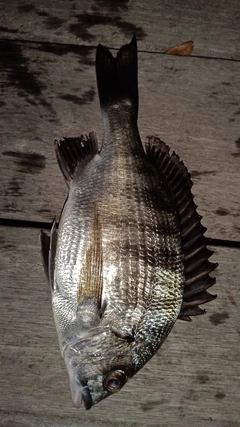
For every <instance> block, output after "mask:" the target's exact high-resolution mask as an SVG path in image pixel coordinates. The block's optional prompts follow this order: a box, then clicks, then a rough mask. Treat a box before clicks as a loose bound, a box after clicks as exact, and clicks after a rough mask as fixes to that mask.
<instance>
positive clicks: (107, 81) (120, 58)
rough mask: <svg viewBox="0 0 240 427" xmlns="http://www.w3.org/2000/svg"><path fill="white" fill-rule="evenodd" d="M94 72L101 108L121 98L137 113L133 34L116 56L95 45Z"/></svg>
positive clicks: (106, 49)
mask: <svg viewBox="0 0 240 427" xmlns="http://www.w3.org/2000/svg"><path fill="white" fill-rule="evenodd" d="M96 74H97V84H98V94H99V99H100V105H101V108H103V109H104V108H107V107H109V106H111V105H114V104H117V103H119V102H121V101H123V100H125V101H129V102H130V103H131V104H132V107H133V108H132V112H133V114H134V116H135V118H136V119H137V115H138V78H137V41H136V37H135V35H134V36H133V38H132V41H131V42H130V43H129V44H126V45H124V46H122V47H121V48H120V49H119V51H118V53H117V56H116V58H114V57H113V56H112V54H111V52H110V51H109V49H108V48H106V47H105V46H102V45H101V44H99V45H98V47H97V54H96Z"/></svg>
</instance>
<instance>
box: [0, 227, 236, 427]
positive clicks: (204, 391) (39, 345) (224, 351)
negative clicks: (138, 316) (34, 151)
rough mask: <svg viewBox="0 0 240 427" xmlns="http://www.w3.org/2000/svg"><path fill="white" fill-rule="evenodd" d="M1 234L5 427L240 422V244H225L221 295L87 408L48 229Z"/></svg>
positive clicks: (0, 416)
mask: <svg viewBox="0 0 240 427" xmlns="http://www.w3.org/2000/svg"><path fill="white" fill-rule="evenodd" d="M0 232H1V235H0V236H1V249H0V263H1V272H0V282H1V283H0V289H1V298H0V313H1V314H0V316H1V319H0V322H1V329H0V332H1V344H0V378H1V382H0V387H1V393H0V411H1V412H0V425H1V426H4V427H6V426H10V425H14V426H21V427H30V426H33V425H34V426H45V427H46V426H49V427H50V426H52V425H54V426H56V427H60V426H61V427H62V426H77V425H79V422H80V423H81V426H83V427H88V426H93V427H95V426H107V427H110V426H112V425H116V426H117V427H120V426H129V427H130V426H131V427H132V426H160V425H161V426H179V427H181V426H185V425H186V424H190V423H191V424H192V425H194V426H196V427H200V426H202V425H204V426H205V427H208V426H209V427H210V426H211V427H212V426H214V427H230V426H231V427H232V426H235V427H237V426H240V421H239V409H238V408H239V399H238V391H239V387H240V374H239V372H240V349H239V335H240V329H239V324H240V314H239V309H238V307H239V301H240V300H239V297H240V294H239V274H240V271H239V250H237V249H235V250H234V249H227V250H226V249H221V248H219V249H217V250H216V251H215V255H214V259H215V260H217V261H218V262H219V267H218V269H217V271H216V277H217V284H216V285H215V286H214V289H213V290H214V292H216V293H217V294H218V298H217V300H215V301H214V302H212V303H210V304H208V305H207V306H206V309H207V314H206V315H204V316H201V317H199V318H196V319H194V320H193V321H192V322H191V323H190V324H189V323H186V322H181V321H178V322H177V323H176V325H175V327H174V329H173V331H172V333H171V334H170V336H169V337H168V339H167V341H166V343H165V344H164V345H163V346H162V348H161V349H160V350H159V352H158V353H157V354H156V355H155V356H154V357H153V359H152V360H151V361H150V362H149V363H148V364H147V365H146V366H145V367H144V368H143V369H142V370H141V371H140V372H139V373H138V374H137V375H136V376H135V377H134V378H133V379H132V380H131V381H130V382H129V383H128V384H126V386H125V387H124V389H123V390H122V391H121V392H120V393H119V394H116V395H115V396H112V397H110V398H108V399H106V400H105V401H102V402H101V403H100V404H99V405H97V406H96V407H94V408H93V409H92V410H91V411H89V412H87V411H85V410H84V409H80V410H76V409H74V408H73V405H72V402H71V396H70V391H69V386H68V380H67V376H66V372H65V368H64V364H63V360H62V359H61V356H60V352H59V349H58V343H57V336H56V332H55V328H54V324H53V320H52V313H51V306H50V295H49V289H48V285H47V283H46V279H45V277H44V273H43V268H42V266H41V258H40V251H39V241H38V239H39V230H28V229H17V228H16V229H14V228H7V227H1V228H0Z"/></svg>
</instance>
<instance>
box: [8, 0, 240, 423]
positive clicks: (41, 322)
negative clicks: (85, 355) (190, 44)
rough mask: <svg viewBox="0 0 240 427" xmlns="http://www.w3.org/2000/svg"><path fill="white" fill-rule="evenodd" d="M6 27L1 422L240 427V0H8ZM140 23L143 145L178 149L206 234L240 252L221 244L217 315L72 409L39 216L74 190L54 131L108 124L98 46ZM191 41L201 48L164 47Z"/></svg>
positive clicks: (179, 328)
mask: <svg viewBox="0 0 240 427" xmlns="http://www.w3.org/2000/svg"><path fill="white" fill-rule="evenodd" d="M0 31H1V33H0V52H1V54H0V62H1V73H0V90H1V98H0V111H1V114H0V134H1V136H0V138H1V142H0V144H1V151H0V153H1V154H0V173H1V191H0V225H1V226H0V242H1V246H0V265H1V268H0V426H1V427H10V426H11V427H30V426H31V427H35V426H36V427H52V426H54V427H70V426H71V427H77V426H79V425H80V426H81V427H102V426H104V427H112V426H115V427H124V426H126V427H138V426H141V427H143V426H144V427H148V426H149V427H150V426H151V427H158V426H159V427H173V426H178V427H183V426H186V425H192V426H194V427H202V426H204V427H240V410H239V399H240V345H239V340H240V312H239V305H240V283H239V277H240V266H239V255H240V7H239V1H238V0H233V1H232V2H224V1H218V2H217V1H216V2H209V1H208V0H202V1H201V2H199V1H196V0H193V1H190V0H183V1H181V2H177V1H172V2H168V1H166V0H163V1H161V2H156V1H154V0H150V1H148V2H144V1H140V0H139V1H137V0H135V1H128V0H122V1H115V2H114V1H110V0H109V1H107V0H105V1H104V0H96V1H91V0H89V1H86V0H83V1H79V2H77V1H66V0H64V1H63V0H58V1H52V2H50V1H45V0H42V1H41V2H40V1H37V0H28V1H19V2H17V1H15V2H4V1H0ZM133 32H135V33H136V35H137V38H138V49H139V95H140V112H139V128H140V133H141V136H142V139H143V140H144V138H146V136H147V135H150V134H156V135H159V136H160V137H161V138H162V139H163V140H164V141H165V142H167V143H168V144H169V145H170V146H171V148H173V149H174V150H176V152H177V153H178V154H179V155H180V157H181V158H182V160H184V162H185V164H186V165H187V166H188V168H189V171H190V172H191V174H192V178H193V181H194V190H193V192H194V194H195V195H196V198H195V200H196V203H197V204H198V206H199V213H201V214H202V215H203V217H204V218H203V224H204V225H206V226H207V227H208V231H207V235H208V236H209V237H211V238H213V239H224V240H226V241H227V242H226V244H228V245H229V246H231V245H233V243H232V242H235V246H236V247H235V248H234V247H224V246H218V247H215V248H213V249H214V250H215V255H214V260H216V261H218V262H219V267H218V269H217V271H216V277H217V284H216V285H215V287H214V292H215V293H217V294H218V298H217V300H216V301H213V302H212V303H211V304H208V306H207V307H206V308H207V314H206V315H205V316H202V317H200V318H197V319H194V321H193V322H191V323H190V324H188V323H185V322H181V321H178V322H177V323H176V325H175V327H174V329H173V331H172V333H171V334H170V336H169V337H168V339H167V341H166V343H165V344H164V345H163V347H162V348H161V349H160V351H159V352H158V353H157V354H156V355H155V357H154V358H153V359H152V360H151V361H150V362H149V363H148V364H147V365H146V366H145V367H144V368H143V369H142V370H141V371H140V372H139V373H138V374H137V375H136V376H135V377H134V378H133V379H132V380H131V381H130V382H129V383H128V384H127V385H126V386H125V387H124V388H123V390H122V391H121V392H120V393H118V394H116V395H115V396H112V397H111V398H108V399H106V400H105V401H102V402H101V403H100V404H98V405H97V406H96V407H94V408H93V409H92V410H91V411H88V412H87V411H85V410H84V409H80V410H76V409H74V408H73V405H72V401H71V396H70V391H69V386H68V379H67V376H66V372H65V368H64V364H63V360H62V359H61V356H60V353H59V349H58V343H57V336H56V332H55V327H54V324H53V319H52V313H51V305H50V295H49V289H48V285H47V284H46V279H45V277H44V272H43V268H42V264H41V257H40V245H39V229H38V228H34V227H33V228H32V227H29V226H30V225H34V224H33V222H42V223H46V224H50V222H51V221H52V218H53V217H54V216H56V217H58V215H59V213H60V211H61V208H62V204H63V202H64V200H65V197H66V193H67V189H66V186H65V183H64V181H63V178H62V176H61V173H60V171H59V169H58V166H57V162H56V160H55V154H54V149H53V141H54V139H55V138H60V137H62V136H77V135H80V134H82V133H88V132H90V131H92V130H96V131H97V134H98V136H99V141H100V142H101V140H102V135H103V126H102V121H101V114H100V110H99V103H98V98H97V90H96V78H95V68H94V58H95V51H96V46H97V44H98V43H100V42H101V43H104V44H106V45H107V46H109V47H112V48H114V49H117V48H119V47H120V46H121V45H122V44H124V43H126V42H129V41H130V39H131V37H132V34H133ZM190 39H192V40H193V41H194V44H195V48H194V51H193V54H192V56H190V57H177V56H167V55H164V54H163V52H164V50H166V49H167V48H169V47H170V46H173V45H176V44H180V43H181V42H184V41H186V40H190ZM17 220H22V221H25V222H23V223H22V225H23V226H22V227H20V226H18V227H15V226H14V225H17V223H16V222H14V221H17ZM11 221H12V222H11Z"/></svg>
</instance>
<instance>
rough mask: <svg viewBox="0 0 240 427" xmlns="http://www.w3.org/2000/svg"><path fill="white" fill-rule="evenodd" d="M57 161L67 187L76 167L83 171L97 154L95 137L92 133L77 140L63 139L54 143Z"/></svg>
mask: <svg viewBox="0 0 240 427" xmlns="http://www.w3.org/2000/svg"><path fill="white" fill-rule="evenodd" d="M54 145H55V151H56V156H57V161H58V164H59V167H60V169H61V172H62V174H63V176H64V178H65V181H66V183H67V185H68V186H69V184H70V182H71V180H72V179H73V175H74V171H75V169H76V167H77V165H78V167H80V168H81V169H83V168H84V167H85V166H86V164H87V163H88V162H89V161H90V160H91V159H92V158H93V157H94V156H95V154H97V153H98V143H97V136H96V134H95V133H94V132H91V133H89V135H82V136H80V137H77V138H63V140H60V141H57V140H55V141H54Z"/></svg>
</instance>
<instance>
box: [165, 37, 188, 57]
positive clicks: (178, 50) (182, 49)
mask: <svg viewBox="0 0 240 427" xmlns="http://www.w3.org/2000/svg"><path fill="white" fill-rule="evenodd" d="M193 48H194V43H193V41H192V40H189V41H187V42H185V43H182V44H179V45H177V46H173V47H170V48H169V49H167V50H166V51H165V52H164V53H166V54H167V55H182V56H189V55H191V53H192V51H193Z"/></svg>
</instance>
